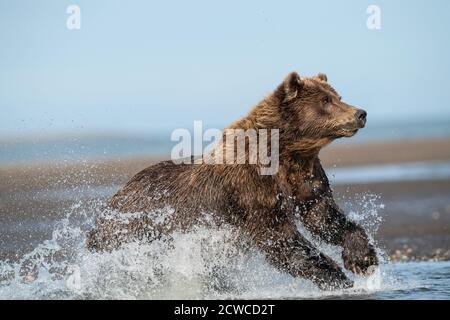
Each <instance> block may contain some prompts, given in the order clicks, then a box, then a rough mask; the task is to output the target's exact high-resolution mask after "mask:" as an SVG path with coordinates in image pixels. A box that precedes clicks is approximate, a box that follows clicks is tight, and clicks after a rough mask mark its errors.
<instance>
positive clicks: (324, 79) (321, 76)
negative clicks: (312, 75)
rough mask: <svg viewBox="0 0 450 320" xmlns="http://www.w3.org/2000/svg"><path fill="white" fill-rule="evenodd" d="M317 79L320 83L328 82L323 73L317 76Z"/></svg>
mask: <svg viewBox="0 0 450 320" xmlns="http://www.w3.org/2000/svg"><path fill="white" fill-rule="evenodd" d="M317 78H318V79H319V80H321V81H324V82H327V81H328V78H327V75H326V74H325V73H319V74H318V75H317Z"/></svg>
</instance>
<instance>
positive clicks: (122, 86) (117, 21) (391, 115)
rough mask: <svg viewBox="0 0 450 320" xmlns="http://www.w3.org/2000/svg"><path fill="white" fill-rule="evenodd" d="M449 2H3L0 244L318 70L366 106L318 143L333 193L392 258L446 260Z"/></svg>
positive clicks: (34, 233)
mask: <svg viewBox="0 0 450 320" xmlns="http://www.w3.org/2000/svg"><path fill="white" fill-rule="evenodd" d="M69 5H77V6H78V7H79V9H80V29H74V30H71V29H69V28H68V27H67V20H68V19H69V18H70V17H71V14H70V13H67V11H66V10H67V8H68V6H69ZM370 5H376V6H378V7H379V9H380V26H381V28H380V29H375V30H373V29H369V28H368V26H367V20H368V18H369V17H370V16H371V14H369V13H367V8H368V7H369V6H370ZM449 12H450V3H449V2H448V1H445V0H441V1H440V0H434V1H432V2H429V1H419V0H416V1H400V0H397V1H381V0H379V1H364V0H346V1H339V2H337V1H324V0H319V1H281V2H280V1H276V2H275V1H245V2H242V1H241V2H239V1H226V2H222V3H219V2H211V1H188V2H186V1H168V2H156V1H136V0H132V1H112V0H109V1H87V0H76V1H63V0H61V1H50V0H48V1H46V0H40V1H32V0H29V1H24V0H17V1H0V42H1V50H0V70H1V72H0V113H1V117H0V192H1V193H0V197H1V198H0V200H1V202H0V229H1V234H0V237H1V241H2V243H3V248H4V249H2V250H3V251H2V253H1V254H3V255H6V256H8V255H11V254H12V253H15V252H16V251H17V250H18V248H21V249H23V250H26V249H27V248H31V247H32V246H33V243H35V242H37V241H41V240H42V239H45V238H46V237H47V236H48V234H49V232H50V231H49V230H51V228H52V225H53V224H54V221H56V219H57V218H58V217H60V216H61V214H63V212H65V211H64V210H63V208H65V207H67V206H70V205H71V204H73V201H74V199H77V200H79V199H92V198H95V197H100V198H107V197H109V196H111V195H112V194H113V193H114V192H115V190H117V188H119V187H120V185H121V184H123V183H124V182H126V180H127V179H129V177H130V176H131V175H133V174H134V173H136V172H137V171H138V170H140V169H142V168H144V167H145V166H147V165H149V164H151V163H153V162H154V161H157V160H159V159H162V158H167V157H168V154H169V152H170V150H171V148H172V147H173V145H174V144H175V142H172V141H170V133H171V132H172V131H173V130H174V129H176V128H187V129H192V127H193V122H194V120H202V121H203V124H204V126H205V127H215V128H223V127H224V126H226V125H227V124H228V123H230V122H231V121H233V120H236V119H237V118H239V117H241V116H243V115H245V114H246V113H247V112H248V111H249V110H250V108H251V107H252V106H253V105H255V104H256V103H257V102H258V101H259V100H261V99H262V98H263V97H264V96H265V95H267V94H269V93H270V92H271V91H272V90H273V89H274V88H275V87H276V86H277V85H278V84H279V83H280V82H281V81H282V79H283V78H284V76H285V75H286V74H287V73H289V72H291V71H294V70H295V71H298V72H299V73H300V74H301V75H305V76H312V75H316V74H317V73H319V72H324V73H326V74H327V76H328V81H329V82H330V83H331V84H332V85H333V86H334V87H335V88H336V90H337V91H338V92H339V93H340V94H341V95H342V96H343V99H344V101H346V102H348V103H350V104H352V105H355V106H359V107H362V108H364V109H366V110H367V111H368V123H367V127H366V128H365V129H364V130H361V132H359V133H358V134H357V136H356V137H354V138H352V139H344V140H342V141H338V142H336V143H335V144H334V145H333V146H331V147H329V148H327V149H325V150H324V151H323V152H322V155H321V157H322V160H323V163H324V165H325V166H326V167H327V168H328V172H329V174H330V180H331V181H332V183H333V186H334V187H335V189H336V196H337V197H338V198H339V201H340V204H341V206H343V207H344V208H346V209H347V211H348V212H351V213H352V212H355V213H356V212H359V213H361V214H363V215H365V217H366V218H367V219H368V220H370V219H373V218H370V216H371V215H377V216H378V217H381V219H382V220H383V222H381V227H380V228H379V230H375V229H376V227H374V237H375V238H376V239H377V240H378V241H380V242H382V243H383V245H384V246H385V247H386V251H387V253H388V255H389V256H390V257H391V258H392V259H397V260H411V259H419V260H420V259H449V258H450V252H449V248H450V230H449V226H450V197H449V195H450V139H449V137H450V108H449V101H450V90H449V89H450V81H449V71H450V61H449V58H448V57H449V56H450V44H449V41H448V32H449V30H450V19H449ZM375 224H378V222H377V223H375ZM375 231H377V232H376V233H375Z"/></svg>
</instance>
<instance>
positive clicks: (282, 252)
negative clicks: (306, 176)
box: [254, 221, 353, 290]
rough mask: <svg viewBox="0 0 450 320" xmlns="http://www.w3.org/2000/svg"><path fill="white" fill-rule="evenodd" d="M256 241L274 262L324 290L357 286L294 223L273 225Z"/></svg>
mask: <svg viewBox="0 0 450 320" xmlns="http://www.w3.org/2000/svg"><path fill="white" fill-rule="evenodd" d="M254 239H255V240H256V244H257V245H258V247H259V248H260V249H261V250H262V251H264V252H265V253H266V258H267V260H268V261H269V262H270V263H272V264H273V265H275V266H276V267H278V268H279V269H281V270H283V271H286V272H288V273H289V274H291V275H292V276H294V277H303V278H306V279H309V280H312V281H313V282H314V283H315V284H316V285H317V286H318V287H319V288H320V289H322V290H332V289H344V288H349V287H351V286H353V282H352V281H351V280H350V279H348V278H347V276H346V275H345V273H344V272H343V271H342V269H341V268H340V267H339V266H338V265H337V264H336V263H335V262H334V261H333V260H332V259H331V258H329V257H328V256H326V255H325V254H323V253H321V252H320V251H319V250H318V249H317V248H315V247H314V246H313V244H312V243H311V242H309V241H308V240H307V239H305V238H304V237H303V236H302V235H301V234H300V233H299V232H298V231H297V228H296V226H295V223H293V222H288V221H286V222H285V223H281V224H277V225H273V224H272V226H270V228H267V229H266V230H264V231H259V232H258V233H257V234H256V237H254Z"/></svg>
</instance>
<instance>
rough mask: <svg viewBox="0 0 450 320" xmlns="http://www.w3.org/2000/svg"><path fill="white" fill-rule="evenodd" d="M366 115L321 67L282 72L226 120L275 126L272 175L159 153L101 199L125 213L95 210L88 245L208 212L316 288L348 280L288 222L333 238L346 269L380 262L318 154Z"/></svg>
mask: <svg viewBox="0 0 450 320" xmlns="http://www.w3.org/2000/svg"><path fill="white" fill-rule="evenodd" d="M365 121H366V113H365V111H363V110H360V109H357V108H355V107H352V106H350V105H348V104H346V103H344V102H342V101H341V97H340V96H339V95H338V93H337V92H336V91H335V90H334V89H333V88H332V87H331V86H330V85H329V84H328V82H327V77H326V76H325V75H324V74H319V75H317V76H315V77H300V76H299V75H298V74H297V73H295V72H293V73H290V74H289V75H288V76H287V77H286V78H285V80H284V81H283V82H282V83H281V84H280V85H279V86H278V88H276V90H275V91H274V92H273V93H272V94H270V95H269V96H267V97H266V98H264V99H263V100H262V101H261V102H260V103H259V104H258V105H256V106H255V107H254V108H253V109H252V110H251V111H250V113H249V114H248V115H247V116H245V117H243V118H242V119H240V120H238V121H236V122H235V123H233V124H231V125H230V126H229V127H228V129H244V130H245V129H255V130H258V129H279V169H278V172H277V173H276V174H274V175H261V174H260V165H259V164H256V165H253V164H248V163H247V164H237V163H235V164H213V165H212V164H175V163H174V162H172V161H164V162H160V163H158V164H155V165H153V166H150V167H148V168H146V169H144V170H143V171H141V172H139V173H138V174H136V175H135V176H134V177H133V178H132V179H131V180H130V181H129V182H128V183H127V184H126V185H125V187H123V189H121V190H120V191H118V192H117V194H115V195H114V196H113V197H112V198H111V200H110V201H109V202H108V206H109V207H110V208H112V209H114V210H116V211H119V212H121V213H124V214H125V215H127V214H129V215H130V219H129V220H128V221H126V222H123V221H121V220H120V219H114V218H109V217H106V218H105V217H104V218H99V219H98V221H97V225H96V227H95V228H94V229H93V230H91V231H90V232H89V233H88V235H87V246H88V247H89V248H90V249H91V250H113V249H115V248H118V247H119V246H120V245H121V244H123V243H125V242H129V241H136V240H140V241H151V240H153V239H155V238H158V237H160V236H161V235H167V234H170V233H171V232H173V231H181V232H184V231H186V232H187V231H189V229H190V228H192V227H194V226H196V225H197V224H199V223H201V222H200V221H201V215H202V213H204V212H208V213H210V214H211V216H212V217H213V220H214V222H215V224H216V225H219V226H220V224H221V223H224V222H225V223H227V224H230V225H232V226H234V227H235V229H236V230H238V232H239V234H240V235H241V237H242V239H246V240H248V241H250V242H251V243H252V244H253V245H254V246H256V247H257V248H258V249H260V250H261V251H262V252H263V253H264V254H265V256H266V258H267V260H268V261H269V262H270V263H272V264H273V265H274V266H276V267H277V268H279V269H280V270H282V271H285V272H288V273H289V274H291V275H292V276H294V277H304V278H307V279H310V280H312V281H314V282H315V283H316V284H317V285H318V286H319V287H320V288H322V289H335V288H347V287H351V286H352V281H351V280H349V279H348V278H347V276H346V275H345V273H344V272H343V271H342V270H341V268H340V267H339V266H338V264H337V263H335V262H334V261H333V260H332V259H331V258H329V257H328V256H326V255H325V254H323V253H321V252H320V251H319V250H318V249H317V248H315V247H314V246H313V244H312V243H311V242H309V241H308V240H307V239H305V238H304V237H303V235H302V234H300V232H299V231H298V228H297V226H296V222H297V221H300V222H301V223H302V224H303V225H304V227H305V228H306V229H307V230H309V231H310V232H311V233H312V234H313V235H315V236H317V237H319V238H320V239H322V240H323V241H325V242H327V243H330V244H333V245H337V246H341V247H342V249H343V250H342V258H343V261H344V266H345V268H347V269H349V270H351V271H352V272H354V273H357V274H366V273H368V272H369V270H371V268H369V267H370V266H372V265H377V264H378V259H377V256H376V252H375V250H374V247H373V246H372V245H371V244H370V242H369V238H368V236H367V234H366V232H365V231H364V229H363V228H362V227H361V226H359V225H357V224H356V223H355V222H353V221H351V220H349V219H348V218H347V217H346V216H345V214H343V213H342V211H341V210H340V209H339V208H338V206H337V205H336V204H335V202H334V200H333V194H332V190H331V188H330V185H329V182H328V179H327V176H326V174H325V172H324V170H323V168H322V166H321V163H320V160H319V157H318V155H319V151H320V150H321V148H323V147H324V146H326V145H327V144H329V143H330V142H332V141H333V140H334V139H337V138H340V137H351V136H353V135H354V134H355V133H356V132H357V130H358V129H360V128H362V127H364V125H365ZM224 148H225V147H224V146H223V145H220V144H219V145H218V146H216V149H215V150H216V151H214V152H217V150H218V149H220V150H221V151H223V152H225V150H224ZM246 152H248V150H247V149H246ZM167 208H171V210H172V214H171V215H169V216H168V217H163V218H162V221H163V222H162V223H158V224H156V223H154V220H155V214H156V216H158V214H159V213H160V214H161V215H164V212H166V211H167ZM150 213H151V214H150ZM134 214H136V215H134ZM159 220H161V219H159Z"/></svg>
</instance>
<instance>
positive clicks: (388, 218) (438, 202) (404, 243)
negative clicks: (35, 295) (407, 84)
mask: <svg viewBox="0 0 450 320" xmlns="http://www.w3.org/2000/svg"><path fill="white" fill-rule="evenodd" d="M163 158H165V157H163V156H155V157H141V158H128V159H120V160H115V159H110V160H108V161H90V162H77V163H71V162H66V163H64V162H55V163H34V164H29V165H10V166H2V167H0V194H1V202H0V231H1V234H2V240H3V243H4V246H3V248H2V249H1V250H0V257H1V258H5V257H8V258H11V257H14V256H17V255H19V254H21V253H23V252H26V251H27V250H30V249H31V248H33V246H34V245H35V244H36V243H39V242H40V241H42V240H44V239H47V238H48V237H50V235H51V231H52V226H53V225H54V223H55V221H57V220H58V219H60V218H62V217H63V215H64V213H65V212H66V211H67V210H64V208H69V207H70V206H71V205H72V204H73V203H74V201H81V202H83V201H87V200H89V199H94V198H100V199H106V198H108V197H109V196H111V195H112V194H113V193H114V192H115V191H116V190H117V189H118V188H119V187H120V186H121V185H123V184H124V183H125V182H126V181H127V180H128V179H129V178H130V177H131V176H132V175H133V174H135V173H137V172H138V171H139V170H141V169H143V168H145V167H147V166H149V165H151V164H152V163H155V162H157V161H159V160H162V159H163ZM321 160H322V163H323V164H324V166H325V167H326V168H344V167H354V168H358V167H359V166H367V165H380V166H382V165H385V164H393V163H395V164H404V163H416V162H420V163H422V162H432V163H433V162H436V161H441V162H445V161H450V139H444V138H440V139H429V140H406V141H392V142H383V143H375V142H373V143H367V144H344V143H339V144H336V145H332V146H329V147H327V148H326V149H324V150H323V151H322V154H321ZM331 180H332V179H331ZM334 189H335V195H336V199H337V201H338V203H339V204H340V206H341V207H343V208H344V209H345V208H346V206H347V204H348V202H349V201H348V199H356V198H357V197H358V196H359V195H361V194H363V195H364V194H371V195H377V197H378V199H377V201H378V203H379V204H381V205H382V206H381V207H380V209H379V215H380V216H381V217H382V220H383V221H382V223H381V225H380V227H379V229H378V231H377V232H376V234H375V239H376V241H377V242H378V243H379V245H380V247H382V248H384V249H385V251H386V253H387V255H388V256H389V257H390V258H391V260H393V261H410V260H430V259H431V260H450V197H449V196H450V180H449V179H439V180H433V179H430V180H427V179H421V180H420V181H393V182H376V183H358V184H339V185H337V186H335V188H334ZM350 202H351V201H350ZM36 226H39V227H38V228H37V227H36Z"/></svg>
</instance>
